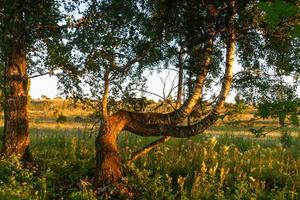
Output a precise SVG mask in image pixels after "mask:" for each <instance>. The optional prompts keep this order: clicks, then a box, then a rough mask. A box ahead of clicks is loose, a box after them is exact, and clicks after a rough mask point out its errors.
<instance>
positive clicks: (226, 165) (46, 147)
mask: <svg viewBox="0 0 300 200" xmlns="http://www.w3.org/2000/svg"><path fill="white" fill-rule="evenodd" d="M53 105H55V106H54V108H57V109H58V111H59V112H61V113H57V114H54V113H53V112H54V111H55V109H54V111H53ZM53 105H52V107H51V105H50V106H48V108H47V109H48V110H43V109H46V108H45V107H43V106H41V107H38V106H36V105H35V107H31V111H30V117H31V119H32V123H31V125H30V126H31V129H30V134H31V135H30V137H31V147H30V148H31V152H32V156H33V158H34V161H33V163H32V164H30V165H29V164H25V163H22V162H20V161H19V160H18V159H17V158H16V157H11V158H1V160H0V199H3V200H5V199H7V200H11V199H126V197H120V196H114V193H113V191H114V190H113V188H110V189H109V191H110V192H107V193H106V194H105V195H102V196H99V195H97V191H93V190H92V187H91V181H92V180H91V177H92V176H93V172H94V168H95V148H94V147H95V143H94V141H95V136H96V133H97V129H91V127H92V126H93V124H92V123H91V122H90V121H89V120H85V119H87V118H88V116H89V114H90V113H89V111H88V110H85V111H84V110H82V109H79V108H78V109H74V108H72V109H71V108H69V107H68V106H65V107H64V108H62V107H60V106H61V105H57V104H53ZM55 112H56V111H55ZM62 114H64V115H66V117H67V118H66V121H65V122H64V123H59V122H57V121H56V120H57V118H59V116H60V115H62ZM79 116H80V117H81V118H80V120H79V118H78V117H79ZM259 123H260V125H261V124H267V123H269V127H268V128H269V129H272V128H273V127H275V126H277V124H276V122H275V121H271V122H270V121H269V122H267V121H260V122H259ZM256 126H259V125H256ZM1 132H2V130H1ZM287 132H292V135H289V136H288V137H285V138H284V137H280V133H279V132H278V131H277V132H276V131H275V132H274V133H270V134H268V135H267V136H266V137H255V136H254V135H252V134H251V133H249V131H247V127H244V126H241V125H232V124H231V125H230V124H226V123H223V124H222V123H218V124H217V126H214V127H212V128H211V129H210V130H208V131H207V132H206V133H205V134H203V135H198V136H196V137H193V138H189V139H176V138H171V139H170V140H169V141H168V142H166V143H164V144H162V145H160V146H159V147H157V148H156V149H154V150H153V151H151V152H150V153H149V154H147V155H146V156H144V157H142V158H140V159H138V160H136V161H135V162H133V163H132V164H130V165H127V164H126V160H128V159H129V158H130V157H131V155H132V154H133V153H134V152H135V151H136V150H138V149H140V148H142V147H144V146H145V145H147V144H148V143H150V142H151V141H153V140H155V139H157V138H155V137H138V136H135V135H132V134H130V133H127V132H126V133H123V134H121V136H120V138H119V146H120V151H121V154H122V159H123V161H124V164H123V167H124V174H125V175H126V178H124V180H123V181H124V183H126V184H127V185H128V186H129V188H131V189H132V190H133V191H135V197H134V199H181V200H183V199H241V200H244V199H249V200H250V199H270V200H271V199H300V174H299V173H300V154H299V152H300V150H299V149H300V137H299V134H300V130H299V128H289V129H287Z"/></svg>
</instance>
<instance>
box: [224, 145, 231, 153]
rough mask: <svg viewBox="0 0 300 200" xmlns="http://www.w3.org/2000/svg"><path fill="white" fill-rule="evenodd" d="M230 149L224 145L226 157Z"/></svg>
mask: <svg viewBox="0 0 300 200" xmlns="http://www.w3.org/2000/svg"><path fill="white" fill-rule="evenodd" d="M229 149H230V147H229V146H226V145H224V146H223V154H224V155H227V154H228V150H229Z"/></svg>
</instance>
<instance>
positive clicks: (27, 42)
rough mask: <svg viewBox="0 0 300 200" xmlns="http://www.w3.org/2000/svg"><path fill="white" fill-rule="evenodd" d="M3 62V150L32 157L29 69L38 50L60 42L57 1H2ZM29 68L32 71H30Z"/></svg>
mask: <svg viewBox="0 0 300 200" xmlns="http://www.w3.org/2000/svg"><path fill="white" fill-rule="evenodd" d="M0 13H1V18H0V28H1V32H0V45H1V46H0V63H1V64H2V63H3V64H2V65H1V67H2V68H1V70H2V71H3V77H4V78H3V82H2V83H3V90H2V91H4V131H3V136H2V141H3V146H2V151H1V153H2V154H4V155H18V156H20V157H22V158H23V159H25V160H28V159H29V121H28V114H27V104H28V91H29V88H30V85H29V79H28V71H30V70H31V72H32V70H33V65H32V67H28V66H30V65H31V64H32V63H31V62H30V61H34V60H35V59H37V58H38V55H37V54H35V53H38V52H39V51H43V50H44V49H46V50H48V51H49V50H50V49H47V48H48V44H52V45H53V44H54V43H56V42H57V40H56V38H57V36H58V35H59V32H60V31H59V29H57V28H54V29H50V27H52V26H54V27H57V24H58V22H59V17H60V15H59V10H58V2H57V1H52V0H49V1H21V0H9V1H6V0H4V1H1V4H0ZM29 69H30V70H29Z"/></svg>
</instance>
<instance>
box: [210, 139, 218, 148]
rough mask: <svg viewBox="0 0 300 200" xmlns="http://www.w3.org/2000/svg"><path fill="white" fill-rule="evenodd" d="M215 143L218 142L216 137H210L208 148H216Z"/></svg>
mask: <svg viewBox="0 0 300 200" xmlns="http://www.w3.org/2000/svg"><path fill="white" fill-rule="evenodd" d="M217 142H218V141H217V139H216V137H212V138H211V139H210V146H211V148H214V147H215V146H216V144H217Z"/></svg>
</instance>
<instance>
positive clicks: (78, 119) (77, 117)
mask: <svg viewBox="0 0 300 200" xmlns="http://www.w3.org/2000/svg"><path fill="white" fill-rule="evenodd" d="M83 121H84V119H83V118H82V117H80V116H76V117H75V118H74V122H83Z"/></svg>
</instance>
